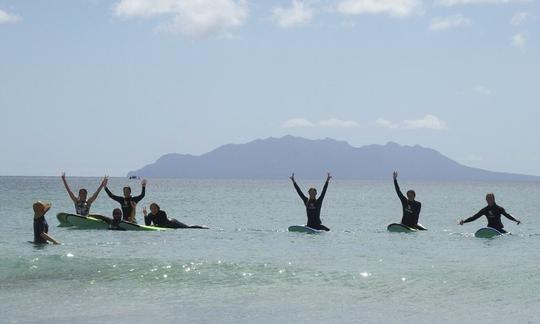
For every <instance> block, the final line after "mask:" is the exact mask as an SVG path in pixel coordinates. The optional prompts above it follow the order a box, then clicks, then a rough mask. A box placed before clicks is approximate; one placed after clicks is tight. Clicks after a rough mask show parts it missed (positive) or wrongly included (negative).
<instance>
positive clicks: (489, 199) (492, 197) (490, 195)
mask: <svg viewBox="0 0 540 324" xmlns="http://www.w3.org/2000/svg"><path fill="white" fill-rule="evenodd" d="M486 201H487V204H488V206H493V205H495V194H493V193H492V192H490V193H488V194H487V195H486Z"/></svg>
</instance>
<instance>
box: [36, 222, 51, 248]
mask: <svg viewBox="0 0 540 324" xmlns="http://www.w3.org/2000/svg"><path fill="white" fill-rule="evenodd" d="M48 232H49V224H47V220H45V217H40V218H36V219H34V243H47V240H45V239H44V238H43V237H41V234H42V233H48Z"/></svg>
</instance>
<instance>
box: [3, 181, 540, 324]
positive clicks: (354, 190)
mask: <svg viewBox="0 0 540 324" xmlns="http://www.w3.org/2000/svg"><path fill="white" fill-rule="evenodd" d="M70 180H71V181H70V184H71V185H72V187H73V189H75V188H79V187H86V188H88V189H89V191H92V190H94V189H95V188H96V187H97V185H98V182H99V180H98V179H91V178H80V179H70ZM125 184H129V185H131V186H132V187H133V189H134V190H133V191H134V194H138V191H139V189H140V188H139V184H138V182H137V181H129V180H126V179H111V181H110V188H111V189H112V191H113V192H115V193H118V194H119V193H121V187H122V186H123V185H125ZM300 185H301V187H302V188H307V187H309V186H312V185H315V186H318V187H321V186H322V181H300ZM402 187H403V189H406V188H409V187H413V188H414V189H416V191H417V194H418V200H420V201H421V202H422V203H423V212H422V216H421V223H422V224H424V225H425V226H426V227H428V228H429V231H427V232H421V233H413V234H397V233H388V232H387V231H386V225H387V224H389V223H392V222H396V221H399V219H400V203H399V201H398V199H397V197H396V196H395V192H394V190H393V185H392V182H391V181H389V182H368V181H341V180H335V181H333V183H331V185H330V188H329V190H328V193H327V196H326V199H325V203H324V207H323V216H322V218H323V222H324V223H325V224H326V225H327V226H329V227H330V228H331V229H332V231H331V232H329V233H323V234H321V235H307V234H300V233H288V232H287V231H286V229H287V227H288V226H289V225H293V224H303V223H304V222H305V216H304V210H303V206H302V203H301V201H300V200H299V199H298V197H297V196H296V193H295V192H294V189H293V188H292V185H291V184H290V183H289V182H287V181H285V180H284V181H225V180H222V181H210V180H205V181H195V180H150V183H149V185H148V192H147V196H146V198H145V199H144V200H143V201H142V202H141V204H140V205H139V213H138V219H139V221H142V215H141V213H140V208H141V207H142V206H143V205H148V204H149V203H150V202H153V201H156V202H158V203H159V204H160V205H161V207H162V209H164V210H166V211H167V212H168V214H169V216H170V217H175V218H178V219H179V220H181V221H183V222H186V223H193V224H206V225H208V226H210V227H211V229H210V230H176V231H167V232H159V233H158V232H116V231H97V230H95V231H85V230H74V229H67V228H58V227H56V225H57V224H58V222H57V220H56V217H55V215H56V213H58V212H66V211H67V212H72V211H73V206H72V204H71V203H70V201H69V198H68V196H67V194H66V193H65V191H64V190H63V187H62V184H61V182H60V179H59V178H19V177H0V206H2V207H1V211H0V214H1V215H0V217H1V218H2V219H3V226H2V227H1V229H0V322H2V323H4V322H5V323H33V322H43V321H47V320H49V321H55V322H61V323H95V322H103V323H133V322H151V321H155V322H159V323H163V322H165V323H167V322H171V323H172V322H175V323H178V322H187V321H190V322H194V323H208V322H239V321H244V322H263V323H265V322H312V321H316V322H360V321H364V322H368V323H374V322H375V323H376V322H385V323H418V322H433V323H441V322H444V323H449V322H451V323H458V322H459V323H492V322H495V321H513V322H516V323H535V322H538V320H537V317H538V315H540V307H538V306H539V305H540V294H538V290H539V289H540V267H539V262H538V261H539V257H540V249H539V248H540V225H537V224H535V223H536V220H537V216H536V215H537V210H538V203H537V197H539V196H540V184H534V183H433V182H431V183H430V182H425V183H418V182H407V181H403V183H402ZM488 191H495V193H496V195H497V200H498V203H499V204H500V205H502V206H504V207H506V209H507V211H509V212H510V213H512V214H513V215H515V216H516V217H517V218H518V219H521V220H522V221H523V224H522V225H520V226H516V225H515V224H514V223H512V222H510V221H508V220H504V219H503V222H504V223H505V224H506V229H507V230H508V231H509V232H511V233H512V235H508V236H504V237H499V238H496V239H491V240H488V239H477V238H474V236H473V233H474V232H475V230H476V229H478V228H480V227H483V226H484V225H485V220H484V219H479V220H478V221H476V222H474V223H471V224H466V225H464V226H463V227H461V226H458V225H456V223H457V221H458V219H459V218H464V217H468V216H470V215H472V214H473V213H475V212H476V211H477V210H479V209H480V208H482V207H483V206H484V200H483V197H484V195H485V193H486V192H488ZM37 199H41V200H44V201H52V202H53V208H52V209H51V211H50V212H49V213H48V216H47V219H48V222H49V226H50V234H51V235H53V236H54V237H56V238H57V239H58V240H60V241H62V242H63V245H61V246H52V245H51V246H44V247H35V246H34V245H32V244H29V243H27V241H29V240H32V238H33V237H32V236H33V234H32V202H33V201H34V200H37ZM115 207H117V204H116V203H115V202H114V201H112V200H110V199H109V198H108V197H107V196H106V194H105V193H102V194H101V195H100V197H99V198H98V200H97V201H96V203H95V204H94V206H93V207H92V212H93V213H101V214H106V215H109V214H110V213H111V211H112V209H113V208H115Z"/></svg>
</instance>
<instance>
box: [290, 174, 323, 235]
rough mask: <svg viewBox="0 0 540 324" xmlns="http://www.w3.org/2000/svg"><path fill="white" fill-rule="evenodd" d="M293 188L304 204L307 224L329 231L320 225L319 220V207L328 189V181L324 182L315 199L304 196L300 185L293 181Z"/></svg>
mask: <svg viewBox="0 0 540 324" xmlns="http://www.w3.org/2000/svg"><path fill="white" fill-rule="evenodd" d="M294 189H296V192H297V193H298V196H300V199H302V201H303V202H304V205H305V206H306V213H307V219H308V221H307V226H308V227H311V228H314V229H318V230H324V231H329V230H330V229H329V228H328V227H326V226H324V225H322V222H321V207H322V203H323V200H324V196H325V195H326V189H328V181H326V183H325V184H324V187H323V190H322V192H321V195H320V196H319V198H317V199H316V200H310V199H309V198H308V197H306V196H305V195H304V193H303V192H302V190H300V187H298V185H297V184H296V182H294Z"/></svg>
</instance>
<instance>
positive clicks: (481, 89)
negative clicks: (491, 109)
mask: <svg viewBox="0 0 540 324" xmlns="http://www.w3.org/2000/svg"><path fill="white" fill-rule="evenodd" d="M472 90H473V91H474V92H476V93H479V94H481V95H484V96H489V95H491V94H492V93H493V91H491V89H489V88H488V87H486V86H483V85H477V86H474V87H473V89H472Z"/></svg>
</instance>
